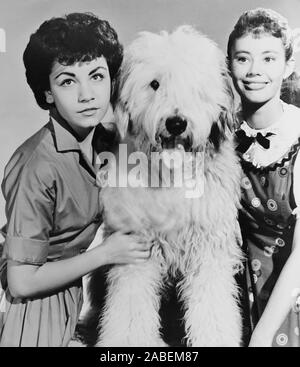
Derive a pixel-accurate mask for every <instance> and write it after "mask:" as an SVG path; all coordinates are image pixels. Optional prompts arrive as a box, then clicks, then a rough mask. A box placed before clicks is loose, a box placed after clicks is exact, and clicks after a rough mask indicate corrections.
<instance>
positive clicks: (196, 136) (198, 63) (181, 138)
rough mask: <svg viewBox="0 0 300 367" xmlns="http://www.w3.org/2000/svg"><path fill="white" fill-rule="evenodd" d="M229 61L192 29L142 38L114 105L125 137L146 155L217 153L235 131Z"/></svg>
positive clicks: (132, 49) (127, 62) (128, 57)
mask: <svg viewBox="0 0 300 367" xmlns="http://www.w3.org/2000/svg"><path fill="white" fill-rule="evenodd" d="M231 112H232V93H231V90H230V86H229V83H228V76H227V68H226V63H225V57H224V55H223V54H222V52H221V51H220V50H219V48H218V47H217V45H216V44H215V43H214V42H213V41H211V40H210V39H208V38H207V37H206V36H204V35H202V34H200V33H199V32H197V31H196V30H195V29H194V28H192V27H191V26H181V27H179V28H178V29H177V30H175V31H174V32H173V33H171V34H168V33H167V32H161V33H160V34H154V33H150V32H143V33H141V34H140V35H139V37H138V38H137V39H136V40H135V41H133V43H132V44H131V45H130V46H129V47H128V48H127V50H126V51H125V55H124V61H123V64H122V67H121V71H120V77H119V85H118V98H117V105H116V115H117V123H118V127H119V131H120V133H121V136H123V137H124V136H125V135H126V134H127V133H129V134H130V135H132V136H133V137H134V141H135V144H136V147H137V148H139V149H141V150H143V151H147V150H148V151H149V149H150V150H151V151H153V150H156V151H162V150H165V149H174V148H176V147H178V146H180V147H181V149H182V148H184V150H185V151H197V150H199V149H200V148H201V149H202V148H203V147H204V146H206V145H207V143H211V144H212V145H213V146H214V147H215V148H218V147H219V144H220V142H221V141H222V140H223V139H224V137H225V136H226V131H227V130H228V128H231V127H232V118H231V115H232V114H231Z"/></svg>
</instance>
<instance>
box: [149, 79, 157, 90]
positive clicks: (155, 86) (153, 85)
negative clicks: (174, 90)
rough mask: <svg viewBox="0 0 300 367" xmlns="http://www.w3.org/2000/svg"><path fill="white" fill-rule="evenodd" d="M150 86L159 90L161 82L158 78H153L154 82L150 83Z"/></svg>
mask: <svg viewBox="0 0 300 367" xmlns="http://www.w3.org/2000/svg"><path fill="white" fill-rule="evenodd" d="M150 87H151V88H152V89H153V90H157V89H158V88H159V82H158V81H157V80H156V79H153V80H152V82H151V83H150Z"/></svg>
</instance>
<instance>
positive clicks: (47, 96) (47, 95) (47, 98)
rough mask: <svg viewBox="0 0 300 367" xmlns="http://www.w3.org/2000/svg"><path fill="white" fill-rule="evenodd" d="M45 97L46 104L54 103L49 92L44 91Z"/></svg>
mask: <svg viewBox="0 0 300 367" xmlns="http://www.w3.org/2000/svg"><path fill="white" fill-rule="evenodd" d="M45 96H46V102H47V103H49V104H52V103H54V98H53V96H52V93H51V92H50V91H48V90H47V91H45Z"/></svg>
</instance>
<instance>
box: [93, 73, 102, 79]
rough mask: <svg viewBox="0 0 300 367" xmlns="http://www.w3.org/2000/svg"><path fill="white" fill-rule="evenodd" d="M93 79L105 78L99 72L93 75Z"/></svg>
mask: <svg viewBox="0 0 300 367" xmlns="http://www.w3.org/2000/svg"><path fill="white" fill-rule="evenodd" d="M92 79H94V80H102V79H104V75H103V74H100V73H97V74H94V75H93V76H92Z"/></svg>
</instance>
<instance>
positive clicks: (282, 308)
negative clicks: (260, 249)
mask: <svg viewBox="0 0 300 367" xmlns="http://www.w3.org/2000/svg"><path fill="white" fill-rule="evenodd" d="M297 289H300V219H299V218H298V219H297V221H296V226H295V232H294V239H293V249H292V252H291V254H290V256H289V258H288V260H287V262H286V264H285V265H284V267H283V269H282V271H281V274H280V276H279V278H278V280H277V283H276V284H275V287H274V289H273V292H272V294H271V296H270V298H269V301H268V303H267V306H266V308H265V310H264V312H263V314H262V316H261V318H260V320H259V322H258V324H257V326H256V327H255V329H254V331H253V334H252V337H251V340H250V344H249V347H259V346H261V347H268V346H269V347H270V346H271V345H272V340H273V338H274V335H275V333H276V331H277V330H278V329H279V327H280V326H281V324H282V322H283V321H284V319H285V317H286V316H287V314H288V312H289V310H290V309H291V307H292V305H293V303H294V302H295V296H296V294H297ZM298 295H299V293H298Z"/></svg>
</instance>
